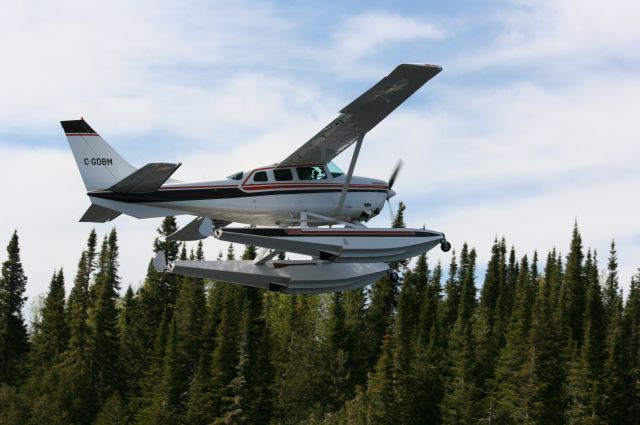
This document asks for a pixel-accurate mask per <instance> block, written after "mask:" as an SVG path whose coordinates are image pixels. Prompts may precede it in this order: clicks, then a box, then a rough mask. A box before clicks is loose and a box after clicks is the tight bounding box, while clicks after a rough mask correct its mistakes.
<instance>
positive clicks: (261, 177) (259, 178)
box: [253, 171, 269, 182]
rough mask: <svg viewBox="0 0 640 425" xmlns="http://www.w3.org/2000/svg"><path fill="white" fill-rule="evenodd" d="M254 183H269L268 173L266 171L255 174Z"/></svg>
mask: <svg viewBox="0 0 640 425" xmlns="http://www.w3.org/2000/svg"><path fill="white" fill-rule="evenodd" d="M253 181H254V182H266V181H269V178H268V177H267V172H266V171H258V172H257V173H255V174H254V175H253Z"/></svg>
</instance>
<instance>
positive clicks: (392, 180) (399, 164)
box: [389, 159, 403, 189]
mask: <svg viewBox="0 0 640 425" xmlns="http://www.w3.org/2000/svg"><path fill="white" fill-rule="evenodd" d="M402 165H403V162H402V160H401V159H399V160H398V162H397V163H396V167H395V168H394V169H393V173H391V177H389V189H391V188H392V187H393V184H394V183H395V182H396V177H398V173H399V172H400V169H401V168H402Z"/></svg>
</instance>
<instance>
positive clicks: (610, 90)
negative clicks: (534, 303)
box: [0, 0, 640, 296]
mask: <svg viewBox="0 0 640 425" xmlns="http://www.w3.org/2000/svg"><path fill="white" fill-rule="evenodd" d="M5 6H6V7H5V8H4V9H3V14H2V15H0V49H1V50H2V51H3V54H4V57H5V59H6V60H5V61H4V62H3V78H2V79H0V96H2V98H3V99H10V100H11V101H10V102H3V103H0V128H1V129H2V131H0V133H4V134H21V135H24V136H25V137H27V138H29V139H31V140H33V139H36V138H37V137H39V135H45V136H46V137H49V138H51V137H55V138H56V139H51V140H55V141H57V140H59V143H60V144H59V145H56V146H60V149H44V148H40V147H38V148H29V147H26V146H22V147H17V146H15V145H16V144H17V143H18V142H16V140H18V139H21V138H18V137H11V138H9V136H4V137H2V138H0V177H2V179H3V180H4V181H5V182H9V184H7V185H6V189H5V190H6V192H5V199H8V200H10V202H8V203H6V204H5V205H3V214H2V220H1V221H0V238H4V240H5V242H2V240H1V239H0V244H3V245H5V244H6V242H7V241H8V238H9V237H10V235H11V232H12V231H13V228H14V226H15V227H17V228H18V231H19V234H20V237H21V246H22V249H23V260H24V262H25V268H26V271H27V274H28V276H29V286H28V294H29V295H30V296H32V295H34V294H37V293H39V292H43V291H44V290H46V286H47V285H48V283H49V279H50V276H51V273H52V271H53V268H54V267H59V266H64V268H65V272H66V274H67V279H68V282H71V279H72V276H73V274H74V273H75V267H76V262H77V260H78V257H79V255H80V250H81V249H82V247H83V245H84V243H85V241H86V237H87V235H88V233H89V231H90V229H91V225H90V224H81V223H78V222H77V219H78V217H80V215H81V214H82V213H83V212H84V210H85V209H86V208H87V206H88V201H87V199H86V198H85V196H84V194H83V192H84V188H83V187H82V183H81V181H80V179H79V176H78V172H77V170H76V167H75V164H74V163H73V160H72V157H71V155H70V153H69V152H67V151H66V142H64V138H63V136H62V133H61V130H60V128H59V127H58V123H57V122H58V120H60V119H71V118H75V117H77V116H78V115H80V114H82V115H84V116H85V117H87V118H88V120H89V122H90V123H91V124H92V125H93V126H94V128H96V130H98V131H99V132H101V133H103V134H104V135H105V137H106V138H107V139H108V140H109V142H110V143H112V144H114V145H115V147H116V148H117V149H119V150H122V151H124V153H125V154H126V153H127V151H133V152H135V154H134V155H133V157H131V158H129V159H130V160H131V162H132V163H134V164H137V165H142V164H144V163H146V162H151V161H158V160H177V161H181V162H183V164H184V165H183V167H182V168H181V169H180V170H179V171H178V174H177V176H176V177H177V178H181V179H184V180H192V179H194V180H195V179H210V178H218V177H221V176H224V175H227V174H230V173H232V172H234V171H237V170H239V169H248V168H251V167H254V166H258V165H262V164H266V163H271V162H277V161H279V160H281V159H282V158H284V157H285V156H287V155H288V154H289V153H290V152H291V151H292V150H293V149H295V148H297V147H298V146H299V145H301V144H302V143H304V142H305V141H306V140H308V138H309V137H311V136H312V135H313V134H315V132H317V131H318V130H319V129H320V128H322V127H323V126H324V125H325V124H327V123H328V122H329V121H330V120H331V119H333V118H334V117H335V115H336V112H337V110H338V109H339V108H340V107H342V106H344V105H345V104H347V103H348V102H349V101H351V100H352V99H351V98H349V97H350V96H351V95H346V94H345V93H344V92H341V91H340V88H336V89H335V90H331V87H333V86H334V84H335V85H336V86H338V87H344V85H341V83H343V82H344V81H345V80H349V79H353V78H358V79H359V81H362V83H358V85H359V86H360V87H361V89H362V91H364V90H366V88H368V87H369V85H370V84H373V83H375V81H377V80H378V79H379V78H381V77H382V76H383V75H385V74H386V73H388V72H389V71H390V70H391V68H387V66H388V65H389V61H390V60H392V59H390V57H392V58H394V59H393V60H395V57H396V56H395V55H396V54H398V55H399V56H402V55H403V54H404V53H406V52H407V51H409V52H411V53H416V52H419V53H420V56H419V57H424V54H425V53H427V52H431V50H430V48H431V46H434V45H439V46H440V48H444V50H446V51H448V52H449V55H450V57H451V60H450V61H448V63H444V65H445V70H444V71H443V74H442V75H440V76H438V77H436V78H435V79H434V80H433V81H432V82H430V83H428V85H427V86H426V87H425V88H423V89H422V90H421V91H420V92H419V93H418V94H417V95H416V96H415V97H414V98H413V99H412V100H411V101H410V102H408V104H406V105H403V106H402V107H400V108H399V110H398V111H396V112H394V114H392V115H391V116H390V117H389V118H388V119H387V120H385V121H384V122H383V123H382V124H380V126H379V127H378V128H376V129H375V130H373V131H372V132H371V133H370V134H369V135H368V136H367V139H366V141H365V149H363V150H362V152H361V158H360V161H359V163H358V167H357V168H356V174H359V175H371V176H376V177H381V178H387V177H388V175H389V173H390V172H391V169H392V168H393V166H394V164H395V161H396V159H397V158H398V157H403V159H404V160H405V168H404V169H403V171H402V174H401V175H400V177H399V179H398V182H397V187H396V188H395V189H396V190H397V191H398V193H399V195H398V197H397V198H395V200H399V199H403V200H405V201H406V202H407V203H408V222H409V224H410V225H413V226H421V225H422V224H426V225H427V227H430V228H434V229H436V230H442V231H445V232H446V233H447V234H448V235H449V237H450V238H451V239H452V241H453V242H454V243H455V244H456V245H458V246H459V244H460V243H461V242H462V241H463V240H468V241H469V242H470V243H471V244H473V245H475V246H477V247H478V249H479V251H480V254H481V256H480V260H481V261H486V259H487V257H488V253H489V248H490V245H491V242H492V241H493V237H494V236H496V235H498V236H501V235H505V236H506V237H507V238H508V241H509V242H510V243H514V244H515V245H516V247H517V249H518V250H519V253H524V252H528V253H531V252H532V251H533V249H534V248H538V249H541V250H543V252H542V253H546V251H544V250H546V249H549V248H550V247H551V246H553V245H556V246H557V247H558V248H560V249H561V250H562V251H563V252H565V253H566V248H567V246H568V240H569V236H570V229H571V226H572V224H573V220H574V219H575V218H577V219H578V221H579V224H580V226H581V230H582V233H583V236H584V239H585V245H587V246H588V245H591V246H592V247H594V248H596V249H598V251H599V253H600V259H601V265H604V261H603V260H604V257H605V256H606V251H607V249H608V243H609V241H610V239H611V238H612V237H615V238H616V240H617V242H618V246H619V253H620V266H621V269H622V273H621V282H622V284H623V285H628V280H629V277H630V275H631V274H632V273H633V272H634V270H635V267H637V266H639V265H640V264H637V263H635V264H634V262H636V261H637V258H639V254H640V252H638V249H639V248H638V240H639V239H638V238H640V235H639V234H640V231H639V230H638V226H637V220H636V218H635V215H637V211H638V210H639V209H638V204H637V202H636V200H635V198H637V197H634V196H633V195H634V193H635V187H637V185H638V171H637V167H635V164H634V160H635V158H638V157H639V156H640V150H639V149H640V148H639V146H640V145H638V144H637V143H636V140H635V139H636V138H637V135H638V134H640V131H639V130H640V129H639V128H638V125H640V124H638V123H637V120H636V119H635V116H634V113H635V110H636V109H637V108H635V105H636V103H637V101H636V100H637V98H638V97H639V95H640V79H638V77H637V72H636V70H635V68H633V67H631V68H630V70H629V71H626V72H625V71H624V67H620V69H623V70H622V71H621V70H618V71H612V69H611V68H613V67H610V66H609V65H610V64H611V62H612V61H613V60H614V59H615V60H616V62H615V64H617V63H618V60H621V61H622V62H624V63H636V62H637V58H638V57H637V49H635V45H636V44H637V42H638V41H639V39H640V36H639V33H640V29H638V28H640V27H638V26H637V25H635V22H633V21H634V19H633V18H634V17H635V16H637V13H635V14H634V13H633V12H634V11H636V10H637V6H636V5H635V4H631V3H627V4H625V3H624V2H616V3H614V4H608V5H607V6H606V7H602V8H599V7H597V6H596V3H594V2H587V3H584V2H579V3H578V2H576V1H575V0H566V1H563V2H551V1H546V0H545V1H543V2H519V3H509V8H508V9H505V10H503V11H502V12H501V15H500V17H499V20H498V22H499V23H500V25H499V26H497V27H496V28H495V30H496V32H497V34H498V35H497V37H496V39H494V40H492V41H490V42H489V48H487V47H486V46H484V49H483V51H482V52H480V53H476V54H475V55H470V54H469V53H470V51H472V50H475V49H476V48H477V47H478V45H477V44H474V40H471V39H466V40H460V39H457V38H455V37H454V36H459V33H458V32H456V34H453V32H452V31H451V29H447V28H445V27H444V26H442V25H438V24H435V23H434V22H433V21H431V20H430V19H427V18H425V17H420V16H404V15H400V14H397V13H387V12H383V11H364V12H363V13H362V14H360V15H357V16H353V17H351V18H347V19H343V20H337V21H335V22H331V23H330V24H327V26H326V34H327V38H326V39H322V38H318V39H315V40H309V37H308V36H307V34H308V33H307V32H306V31H307V30H306V28H305V25H307V24H308V22H293V23H292V22H288V21H287V20H286V14H285V13H284V12H283V11H282V10H278V9H276V8H270V7H269V6H265V5H259V4H245V3H239V4H237V3H233V2H216V3H209V2H191V3H188V4H187V5H184V4H180V5H177V4H176V5H174V4H172V3H157V2H138V3H135V4H133V3H126V2H116V3H109V4H107V3H105V4H100V5H97V4H90V3H86V2H68V3H59V2H51V3H47V4H37V5H36V4H35V3H33V2H29V1H27V2H21V3H16V2H10V4H8V5H5ZM446 19H449V17H447V18H446ZM455 20H456V18H455V17H453V18H451V20H450V21H449V22H453V21H455ZM459 29H460V28H456V31H457V30H459ZM460 34H464V33H463V32H460ZM305 36H306V37H305ZM467 36H469V35H468V34H467ZM472 36H473V35H472ZM472 36H471V37H472ZM461 46H464V47H461ZM469 46H471V47H469ZM408 48H409V49H410V50H406V49H408ZM485 52H488V53H485ZM634 61H636V62H634ZM469 64H475V66H491V67H493V68H492V73H493V75H494V77H495V78H496V80H500V79H501V76H502V75H503V74H502V72H504V71H505V70H511V71H510V72H511V73H512V74H510V78H509V80H507V79H506V78H505V82H496V80H493V81H488V82H487V81H483V80H476V76H475V75H473V74H474V72H476V71H477V69H476V70H474V69H472V68H471V67H470V66H469ZM514 64H516V65H519V66H520V67H519V68H518V69H519V71H518V75H513V69H512V67H513V65H514ZM585 64H589V65H591V66H585ZM594 64H595V65H597V66H594ZM540 67H546V68H549V69H551V70H552V71H553V69H556V68H561V69H562V72H561V73H560V74H561V77H562V78H560V79H556V80H554V81H553V84H551V83H548V81H545V78H546V77H545V76H544V75H541V73H540V72H539V70H540ZM452 68H453V69H452ZM456 68H457V69H456ZM567 69H570V70H572V71H574V72H572V73H567V72H566V70H567ZM460 71H462V72H460ZM312 72H313V73H315V74H313V75H323V76H324V77H322V78H318V79H317V80H314V78H313V77H310V76H309V75H308V74H310V73H312ZM449 73H451V74H449ZM449 75H453V76H454V78H453V80H452V79H450V78H449ZM456 76H457V77H458V79H457V80H456ZM460 76H462V79H460ZM336 77H337V79H338V81H335V82H332V81H330V79H331V78H336ZM465 78H469V79H466V80H465ZM357 94H359V92H358V93H356V95H357ZM345 96H346V97H345ZM424 99H427V100H428V101H429V103H425V102H424ZM52 135H53V136H52ZM155 135H162V136H163V139H162V142H161V143H159V142H158V141H157V140H156V139H155ZM43 137H44V136H43ZM130 140H135V142H136V143H137V144H139V145H142V146H131V145H127V141H130ZM47 145H49V146H51V145H52V143H51V142H48V143H47ZM63 146H64V147H63ZM168 153H170V154H171V155H170V156H169V155H168ZM348 155H349V153H346V154H345V155H343V156H341V157H340V158H339V159H338V162H339V163H340V164H341V165H343V166H344V167H343V168H346V165H347V164H348V161H349V157H348ZM127 156H129V155H127ZM167 156H169V157H167ZM34 194H35V195H34ZM634 213H635V214H634ZM185 221H186V219H180V222H181V223H183V222H185ZM387 222H388V215H387V212H383V213H382V214H381V217H380V218H378V219H377V220H376V223H377V224H378V225H380V226H385V225H387ZM158 223H159V220H135V219H132V218H127V217H119V218H118V219H117V220H116V221H115V222H114V223H113V225H116V226H117V228H118V231H119V236H120V247H121V265H122V266H121V274H122V276H123V283H124V284H128V283H133V284H137V283H138V282H139V281H140V280H141V279H142V278H143V276H144V273H145V272H146V267H145V266H146V262H147V260H148V259H149V258H150V256H151V242H152V240H153V238H154V237H155V234H156V232H155V228H156V227H157V225H158ZM374 224H375V223H374ZM111 226H112V224H106V225H97V226H96V227H97V229H98V231H99V233H100V234H103V233H105V232H107V231H108V230H109V229H110V228H111ZM206 246H207V252H208V255H209V256H210V257H215V255H216V254H217V251H218V250H219V249H221V248H224V247H221V246H220V244H216V243H215V241H207V243H206ZM542 253H541V254H542ZM432 255H433V256H434V258H443V262H444V263H445V264H446V263H448V258H449V256H448V255H441V254H440V253H439V251H437V250H436V251H434V252H432ZM480 278H481V277H480Z"/></svg>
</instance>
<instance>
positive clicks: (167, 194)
mask: <svg viewBox="0 0 640 425" xmlns="http://www.w3.org/2000/svg"><path fill="white" fill-rule="evenodd" d="M341 191H342V189H340V188H337V189H306V190H305V189H294V190H291V189H290V190H271V191H256V192H244V191H242V190H240V189H238V188H237V187H230V188H211V189H173V190H158V191H156V192H149V193H114V192H88V193H87V195H89V196H94V197H96V198H103V199H110V200H112V201H119V202H126V203H132V204H135V203H149V202H178V201H202V200H208V199H227V198H250V197H253V196H272V195H297V194H314V193H339V192H341ZM349 192H380V193H386V192H387V190H386V189H349Z"/></svg>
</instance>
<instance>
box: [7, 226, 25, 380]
mask: <svg viewBox="0 0 640 425" xmlns="http://www.w3.org/2000/svg"><path fill="white" fill-rule="evenodd" d="M7 254H8V258H7V260H6V261H5V262H4V263H2V276H1V277H0V384H2V383H7V384H10V385H11V384H16V383H18V382H19V381H20V379H21V378H22V374H23V370H24V366H25V365H24V356H25V354H26V353H27V351H28V350H29V344H28V341H27V327H26V325H25V323H24V319H23V317H22V306H23V305H24V302H25V301H26V299H27V298H26V297H25V296H24V291H25V285H26V284H27V277H26V276H25V274H24V271H23V269H22V262H21V261H20V247H19V244H18V232H17V231H14V232H13V236H12V237H11V240H10V241H9V245H8V246H7Z"/></svg>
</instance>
